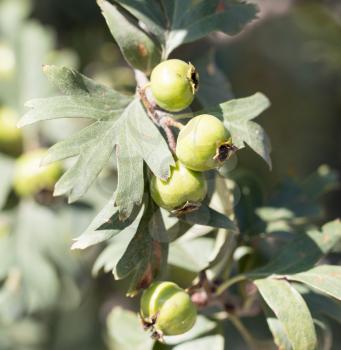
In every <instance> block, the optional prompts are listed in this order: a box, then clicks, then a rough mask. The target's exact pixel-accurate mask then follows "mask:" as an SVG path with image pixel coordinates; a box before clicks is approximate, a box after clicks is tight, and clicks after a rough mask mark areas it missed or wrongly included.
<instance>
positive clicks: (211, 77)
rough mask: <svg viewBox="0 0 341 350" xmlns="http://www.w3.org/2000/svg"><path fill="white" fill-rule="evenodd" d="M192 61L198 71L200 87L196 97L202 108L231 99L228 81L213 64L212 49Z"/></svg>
mask: <svg viewBox="0 0 341 350" xmlns="http://www.w3.org/2000/svg"><path fill="white" fill-rule="evenodd" d="M192 63H193V65H194V66H195V68H196V69H197V71H198V72H200V88H199V90H198V92H197V98H198V99H199V101H200V103H201V105H202V106H203V107H204V108H208V107H212V106H215V105H217V104H219V103H222V102H223V101H227V100H230V99H232V96H233V95H232V91H231V86H230V83H229V81H228V80H227V78H226V77H225V76H224V73H223V72H222V71H221V70H220V69H219V68H218V67H217V65H216V64H215V61H214V52H213V51H210V52H208V53H207V54H205V55H198V56H197V57H196V58H195V59H194V60H193V62H192Z"/></svg>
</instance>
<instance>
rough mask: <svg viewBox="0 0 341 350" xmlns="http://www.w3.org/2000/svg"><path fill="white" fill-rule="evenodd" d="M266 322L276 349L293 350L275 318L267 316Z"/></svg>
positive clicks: (280, 324)
mask: <svg viewBox="0 0 341 350" xmlns="http://www.w3.org/2000/svg"><path fill="white" fill-rule="evenodd" d="M266 322H267V323H268V326H269V329H270V331H271V333H272V336H273V338H274V342H275V344H276V345H277V346H278V349H281V350H293V349H292V346H291V344H290V341H289V339H288V336H287V335H286V332H285V329H284V327H283V324H282V323H281V322H280V321H279V320H278V319H277V318H276V317H275V316H270V315H267V317H266Z"/></svg>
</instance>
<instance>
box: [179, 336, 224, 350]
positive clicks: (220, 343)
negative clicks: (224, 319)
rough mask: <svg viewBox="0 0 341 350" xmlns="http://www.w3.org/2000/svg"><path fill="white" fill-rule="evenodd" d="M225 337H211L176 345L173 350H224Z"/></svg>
mask: <svg viewBox="0 0 341 350" xmlns="http://www.w3.org/2000/svg"><path fill="white" fill-rule="evenodd" d="M224 343H225V342H224V337H223V336H222V335H219V334H218V335H209V336H206V337H202V338H199V339H195V340H191V341H188V342H185V343H182V344H180V345H176V346H175V347H174V348H173V350H193V349H195V350H207V349H212V350H213V349H214V350H224V346H225V345H224Z"/></svg>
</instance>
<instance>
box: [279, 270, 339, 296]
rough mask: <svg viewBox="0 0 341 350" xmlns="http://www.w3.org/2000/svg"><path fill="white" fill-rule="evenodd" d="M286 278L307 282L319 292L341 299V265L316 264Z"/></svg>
mask: <svg viewBox="0 0 341 350" xmlns="http://www.w3.org/2000/svg"><path fill="white" fill-rule="evenodd" d="M285 278H286V279H288V280H289V281H296V282H301V283H305V284H307V285H309V286H310V287H313V289H316V290H318V291H319V292H323V293H325V294H327V295H329V296H331V297H333V298H336V299H338V300H341V266H333V265H321V266H316V267H314V268H313V269H310V270H307V271H304V272H301V273H297V274H294V275H286V276H285Z"/></svg>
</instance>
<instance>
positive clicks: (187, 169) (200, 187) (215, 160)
mask: <svg viewBox="0 0 341 350" xmlns="http://www.w3.org/2000/svg"><path fill="white" fill-rule="evenodd" d="M150 83H151V89H152V93H153V96H154V99H155V101H156V103H157V104H158V105H159V106H160V107H162V108H163V109H165V110H167V111H170V112H176V111H180V110H183V109H185V108H187V107H188V106H189V105H190V104H191V103H192V101H193V99H194V96H195V93H196V91H197V90H198V87H199V75H198V73H197V72H196V70H195V68H194V67H193V65H191V64H190V63H186V62H184V61H181V60H178V59H171V60H168V61H164V62H162V63H160V64H159V65H158V66H156V67H155V68H154V70H153V72H152V74H151V80H150ZM234 151H235V147H234V146H233V144H232V139H231V135H230V133H229V131H228V130H227V129H226V128H225V126H224V124H223V123H222V122H221V121H220V120H219V119H218V118H216V117H215V116H213V115H210V114H202V115H198V116H197V117H194V118H193V119H191V120H190V121H189V122H188V123H187V125H186V126H184V127H183V128H181V131H180V133H179V136H178V139H177V145H176V157H177V161H176V165H175V167H173V168H172V169H171V176H170V177H169V179H168V180H167V181H163V180H161V179H159V178H157V177H155V176H153V178H152V180H151V184H150V191H151V196H152V198H153V200H154V201H155V202H156V204H157V205H158V206H160V207H162V208H164V209H167V210H170V211H172V212H175V213H176V214H181V213H184V212H188V211H192V210H195V209H196V208H198V206H200V203H201V202H202V200H203V199H204V198H205V196H206V192H207V185H206V181H205V177H204V175H203V173H202V172H203V171H207V170H211V169H215V168H218V167H220V166H221V165H222V163H223V162H224V161H225V160H226V159H227V158H229V157H230V155H231V154H232V153H233V152H234Z"/></svg>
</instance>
